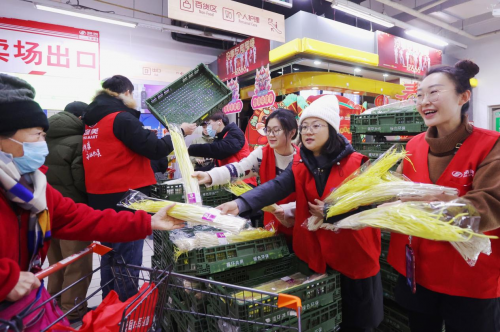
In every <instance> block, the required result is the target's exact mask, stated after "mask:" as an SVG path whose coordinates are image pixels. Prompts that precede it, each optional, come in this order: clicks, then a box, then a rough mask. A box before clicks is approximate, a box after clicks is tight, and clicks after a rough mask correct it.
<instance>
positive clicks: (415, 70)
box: [377, 31, 443, 75]
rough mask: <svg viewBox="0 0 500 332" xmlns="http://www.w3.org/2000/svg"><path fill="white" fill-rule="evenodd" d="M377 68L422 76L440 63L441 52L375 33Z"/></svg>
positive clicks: (381, 33) (382, 33)
mask: <svg viewBox="0 0 500 332" xmlns="http://www.w3.org/2000/svg"><path fill="white" fill-rule="evenodd" d="M377 49H378V56H379V64H378V65H379V67H383V68H388V69H393V70H399V71H402V72H406V73H412V74H416V75H424V74H425V72H426V71H427V70H428V69H429V68H430V67H431V66H434V65H440V64H441V63H442V57H443V51H441V50H437V49H435V48H432V47H428V46H425V45H422V44H419V43H415V42H412V41H409V40H406V39H404V38H400V37H396V36H393V35H390V34H388V33H385V32H381V31H377Z"/></svg>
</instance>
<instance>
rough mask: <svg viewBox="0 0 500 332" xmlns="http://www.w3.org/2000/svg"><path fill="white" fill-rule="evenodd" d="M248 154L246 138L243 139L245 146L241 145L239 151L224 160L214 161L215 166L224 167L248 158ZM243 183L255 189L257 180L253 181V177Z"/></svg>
mask: <svg viewBox="0 0 500 332" xmlns="http://www.w3.org/2000/svg"><path fill="white" fill-rule="evenodd" d="M226 136H227V133H226V134H225V135H224V137H226ZM249 154H250V148H249V147H248V141H247V138H246V137H245V145H243V147H242V148H241V150H240V151H238V152H236V153H235V154H233V155H232V156H229V157H227V158H226V159H222V160H216V162H217V166H218V167H221V166H225V165H227V164H231V163H237V162H239V161H240V160H241V159H243V158H246V157H248V155H249ZM243 182H245V183H248V184H250V185H252V186H254V187H257V179H255V177H252V178H248V179H245V180H243Z"/></svg>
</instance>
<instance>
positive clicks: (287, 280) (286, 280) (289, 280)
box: [281, 277, 293, 284]
mask: <svg viewBox="0 0 500 332" xmlns="http://www.w3.org/2000/svg"><path fill="white" fill-rule="evenodd" d="M281 280H283V281H285V282H288V283H289V284H293V279H292V278H290V277H283V278H281Z"/></svg>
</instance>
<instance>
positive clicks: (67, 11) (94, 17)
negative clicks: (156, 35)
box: [35, 4, 137, 28]
mask: <svg viewBox="0 0 500 332" xmlns="http://www.w3.org/2000/svg"><path fill="white" fill-rule="evenodd" d="M35 6H36V8H37V9H40V10H45V11H48V12H52V13H58V14H64V15H70V16H76V17H80V18H86V19H88V20H94V21H99V22H104V23H111V24H116V25H121V26H124V27H129V28H135V27H136V26H137V24H136V23H129V22H123V21H118V20H112V19H109V18H104V17H99V16H93V15H87V14H82V13H76V12H73V11H69V10H64V9H59V8H54V7H49V6H44V5H39V4H35Z"/></svg>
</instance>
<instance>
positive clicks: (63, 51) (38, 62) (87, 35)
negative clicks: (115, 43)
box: [0, 17, 99, 79]
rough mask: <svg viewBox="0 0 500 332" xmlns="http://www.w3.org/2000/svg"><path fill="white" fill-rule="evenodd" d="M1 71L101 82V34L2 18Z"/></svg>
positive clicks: (93, 31)
mask: <svg viewBox="0 0 500 332" xmlns="http://www.w3.org/2000/svg"><path fill="white" fill-rule="evenodd" d="M0 30H1V32H0V72H8V73H19V74H34V75H46V76H58V77H77V78H89V79H99V32H98V31H95V30H88V29H78V28H72V27H67V26H62V25H55V24H48V23H42V22H36V21H25V20H18V19H12V18H6V17H0Z"/></svg>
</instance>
